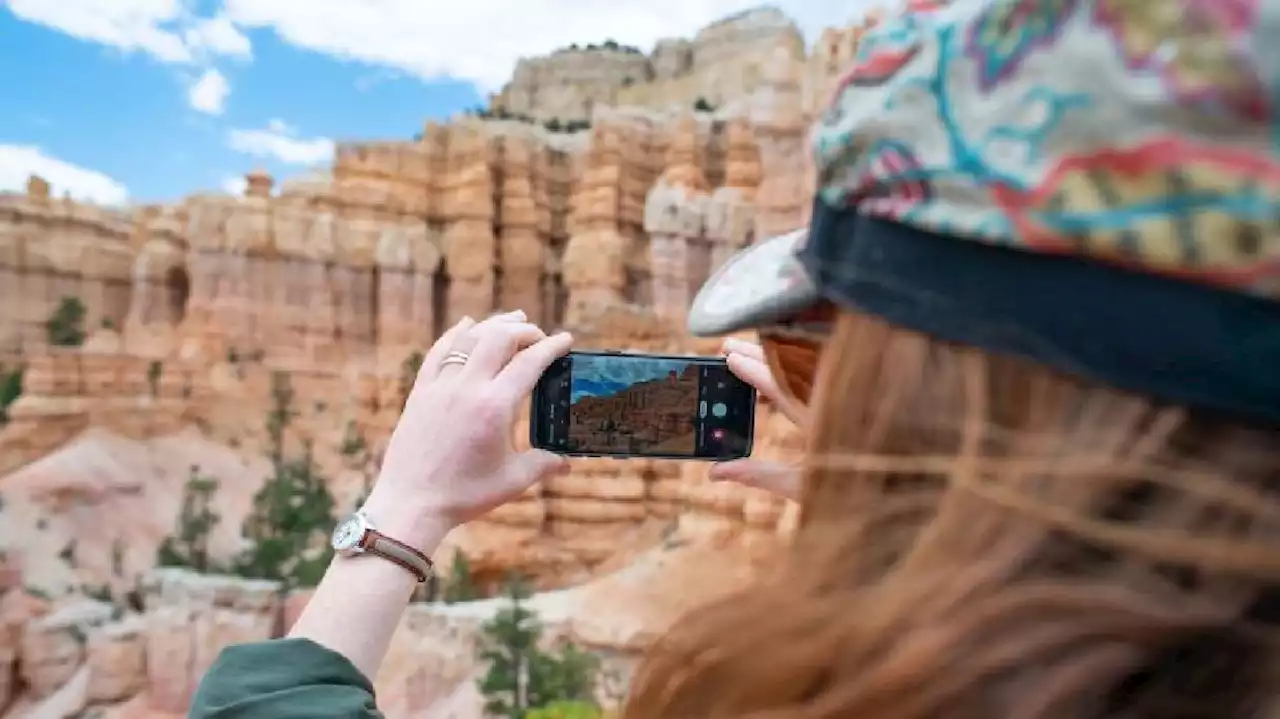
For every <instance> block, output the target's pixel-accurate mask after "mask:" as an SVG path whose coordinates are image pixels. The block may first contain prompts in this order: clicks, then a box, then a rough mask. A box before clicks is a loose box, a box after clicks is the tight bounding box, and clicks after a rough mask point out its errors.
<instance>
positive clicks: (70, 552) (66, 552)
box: [58, 539, 76, 567]
mask: <svg viewBox="0 0 1280 719" xmlns="http://www.w3.org/2000/svg"><path fill="white" fill-rule="evenodd" d="M58 559H61V560H62V561H64V562H66V563H67V564H68V565H70V566H71V567H75V566H76V540H74V539H72V540H71V541H69V542H67V545H66V546H65V547H63V548H62V551H60V552H58Z"/></svg>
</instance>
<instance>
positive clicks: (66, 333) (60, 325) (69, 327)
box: [44, 296, 85, 347]
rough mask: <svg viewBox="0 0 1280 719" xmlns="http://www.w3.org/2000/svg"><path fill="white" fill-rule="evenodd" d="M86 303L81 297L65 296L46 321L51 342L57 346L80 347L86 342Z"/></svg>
mask: <svg viewBox="0 0 1280 719" xmlns="http://www.w3.org/2000/svg"><path fill="white" fill-rule="evenodd" d="M84 315H85V309H84V303H83V302H81V301H80V298H79V297H71V296H65V297H63V298H62V299H61V300H59V302H58V307H57V308H56V309H54V311H53V314H52V315H50V316H49V319H48V321H46V322H45V325H44V326H45V332H46V334H47V335H48V338H49V344H51V345H53V346H55V347H79V346H80V345H82V344H84Z"/></svg>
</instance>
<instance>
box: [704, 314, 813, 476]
mask: <svg viewBox="0 0 1280 719" xmlns="http://www.w3.org/2000/svg"><path fill="white" fill-rule="evenodd" d="M721 351H722V352H723V353H724V355H725V359H726V361H727V362H728V363H729V370H730V371H731V372H733V374H734V375H736V376H737V377H738V379H740V380H742V381H743V382H746V383H747V384H749V385H751V386H752V387H754V388H755V389H756V391H757V392H759V393H760V394H761V395H763V396H764V397H766V398H768V399H769V401H770V402H772V403H773V405H774V406H775V407H777V408H778V411H780V412H782V414H783V416H785V417H786V418H787V419H789V420H791V422H792V423H794V424H795V425H796V426H797V427H799V428H800V429H801V430H802V431H805V430H807V428H808V412H807V410H805V409H804V408H803V407H800V406H798V405H797V404H796V403H795V402H794V401H792V400H790V399H789V398H788V397H787V396H786V395H785V394H784V393H783V392H782V391H781V390H780V389H779V387H778V383H777V381H776V380H775V379H774V377H773V373H772V372H771V371H770V370H769V365H768V363H767V362H766V361H765V357H764V350H763V349H762V348H761V347H760V345H757V344H754V343H752V342H747V341H745V340H739V339H733V338H729V339H726V340H725V341H724V345H723V347H722V350H721ZM710 477H711V479H712V481H716V482H737V483H738V484H742V485H746V486H748V487H756V488H757V489H763V490H765V491H768V492H771V493H773V494H777V495H779V496H782V497H785V498H787V499H791V500H799V499H800V468H799V467H795V466H792V465H788V464H784V463H782V462H769V461H764V460H759V459H737V460H733V461H730V462H723V463H720V464H714V465H712V466H711V471H710Z"/></svg>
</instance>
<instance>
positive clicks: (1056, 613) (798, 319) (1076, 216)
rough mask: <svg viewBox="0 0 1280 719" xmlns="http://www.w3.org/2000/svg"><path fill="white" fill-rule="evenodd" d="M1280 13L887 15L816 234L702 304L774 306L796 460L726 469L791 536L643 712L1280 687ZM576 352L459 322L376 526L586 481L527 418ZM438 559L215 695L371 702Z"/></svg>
mask: <svg viewBox="0 0 1280 719" xmlns="http://www.w3.org/2000/svg"><path fill="white" fill-rule="evenodd" d="M1171 8H1172V10H1177V11H1178V12H1173V11H1172V10H1171ZM1278 21H1280V3H1277V2H1271V1H1269V0H1267V1H1263V0H1258V1H1257V2H1244V1H1241V2H1223V3H1218V4H1214V5H1207V4H1202V3H1192V2H1185V3H1179V2H1173V1H1172V0H1171V2H1168V3H1148V4H1143V3H1128V4H1125V3H1113V2H1104V1H1103V0H1099V1H1098V2H1096V3H1086V2H1059V3H1050V2H1039V1H1032V0H1006V1H1003V2H995V1H991V0H966V1H964V2H958V3H957V4H955V5H954V6H952V7H950V8H945V9H941V10H936V11H923V10H922V11H919V12H914V13H909V14H907V15H905V16H903V17H901V18H899V19H897V20H896V21H894V22H891V23H887V24H884V25H882V26H880V27H879V28H877V29H876V31H875V32H873V33H871V34H869V35H868V36H867V37H866V38H865V39H864V40H863V42H862V44H861V45H860V50H859V58H858V62H857V64H856V65H855V67H854V68H853V70H852V71H851V72H850V73H849V74H848V75H847V77H846V78H845V79H844V82H843V83H842V85H841V90H840V92H839V93H838V94H837V96H836V98H835V100H834V101H833V103H832V105H831V107H830V109H829V110H828V112H827V113H826V114H825V115H824V117H823V118H822V121H821V123H820V125H819V127H818V128H817V130H816V132H815V137H814V149H815V158H816V160H817V165H818V173H819V178H820V184H821V188H820V190H819V197H818V199H817V201H816V203H815V208H814V214H813V220H812V223H811V226H810V228H809V230H808V231H807V232H805V233H795V234H792V235H788V236H785V237H781V238H776V239H774V240H771V241H768V242H764V243H761V244H759V245H757V246H755V247H753V248H751V249H750V250H749V251H747V252H745V253H744V254H742V255H741V256H739V257H738V258H736V259H734V260H732V261H731V262H730V263H729V264H728V265H726V266H725V267H724V268H722V269H721V270H720V271H719V272H718V273H717V274H716V275H715V276H714V277H713V278H712V279H711V280H710V281H709V282H708V283H707V286H706V287H704V289H703V291H702V293H701V294H700V295H699V297H698V300H697V301H696V302H695V304H694V307H693V308H692V309H691V312H690V326H691V329H692V330H693V331H695V332H696V333H699V334H716V333H728V332H734V331H738V330H743V329H748V328H755V329H757V330H758V331H759V332H760V335H761V337H762V339H763V345H764V348H763V355H762V356H763V357H764V358H766V359H767V360H768V364H769V366H770V367H771V368H772V370H773V372H772V375H769V374H768V373H765V372H763V371H762V368H761V366H760V365H758V364H755V363H754V361H753V359H752V357H751V356H750V353H751V351H752V350H751V348H750V346H744V345H741V344H727V346H726V349H727V350H729V353H730V361H731V365H732V366H733V367H734V368H735V371H738V372H739V373H740V374H741V375H742V376H744V377H748V378H751V379H752V380H754V381H756V382H757V383H759V384H760V385H761V389H762V390H764V391H766V393H771V392H774V390H776V393H775V399H776V400H777V401H778V402H779V404H780V405H781V406H782V407H783V408H784V411H786V412H787V413H788V414H789V415H790V416H792V417H794V418H795V419H796V420H797V421H798V422H801V423H802V424H803V425H805V426H806V427H808V436H809V440H808V448H807V451H806V454H805V460H804V465H803V467H802V472H801V474H800V475H799V480H798V481H797V479H796V478H797V475H795V474H793V473H788V472H786V471H780V470H777V469H776V468H772V469H766V468H762V467H760V466H758V465H752V464H750V463H749V462H744V463H739V464H729V465H724V466H721V467H719V468H717V475H718V476H719V477H720V478H723V479H735V480H739V481H745V482H748V483H755V484H758V485H761V486H767V487H769V488H771V489H774V490H775V491H779V492H781V493H784V494H787V495H788V496H792V497H796V498H798V499H799V500H800V501H801V503H802V512H801V523H800V527H799V530H798V532H797V535H796V537H795V539H794V542H793V545H792V550H791V556H790V559H789V561H787V562H785V563H783V564H781V565H780V566H778V567H777V570H776V571H775V572H773V573H771V575H770V576H766V577H762V578H761V579H760V580H759V582H758V583H757V584H756V585H755V586H753V587H752V588H751V589H750V590H749V591H746V592H743V593H741V594H738V595H735V596H733V597H729V598H727V599H725V600H723V601H720V602H716V603H715V604H713V605H712V606H708V607H706V608H704V609H702V610H700V611H698V612H696V613H695V614H694V615H692V616H689V617H687V618H686V619H685V620H683V621H681V622H680V623H678V624H677V625H676V626H675V627H673V628H672V629H671V630H670V632H669V633H668V634H667V636H666V637H665V638H664V639H663V640H662V641H660V642H659V643H658V645H657V646H656V647H655V648H654V649H653V651H652V652H651V654H650V656H649V657H648V659H647V661H646V662H645V663H644V665H643V666H642V667H641V669H640V671H639V672H638V674H637V676H636V677H635V680H634V682H633V685H632V689H631V695H630V696H629V698H628V701H627V703H626V706H625V707H624V709H623V712H622V714H623V716H625V717H628V718H634V719H648V718H653V719H658V718H662V719H671V718H684V717H690V718H693V717H699V718H701V717H725V718H728V717H734V718H742V717H750V718H761V719H763V718H765V717H769V718H771V719H772V718H774V717H779V718H780V717H805V718H824V719H825V718H827V717H858V718H860V719H871V718H877V717H878V718H888V717H892V718H893V719H917V718H919V719H925V718H926V717H952V718H965V719H967V718H968V717H975V718H984V719H985V718H988V717H996V718H999V719H1019V718H1021V717H1028V718H1030V717H1036V718H1038V719H1055V718H1058V717H1061V718H1062V719H1067V718H1070V719H1079V718H1082V717H1090V718H1091V717H1099V718H1100V717H1115V718H1121V717H1123V718H1125V719H1148V718H1150V719H1156V718H1160V719H1166V718H1180V717H1226V718H1234V717H1267V716H1275V715H1276V714H1275V713H1276V712H1280V699H1278V697H1280V690H1278V689H1277V687H1280V682H1277V680H1276V679H1277V671H1280V644H1278V641H1280V640H1278V639H1277V633H1278V632H1280V630H1278V629H1277V623H1278V622H1280V372H1277V371H1276V368H1277V367H1280V303H1277V301H1276V298H1277V294H1278V292H1280V247H1278V244H1277V239H1276V238H1277V234H1276V223H1275V219H1274V218H1275V217H1277V216H1278V215H1280V213H1278V212H1277V209H1278V207H1277V201H1276V200H1275V197H1276V192H1275V190H1276V186H1277V185H1280V160H1278V159H1277V149H1276V143H1274V142H1273V139H1272V138H1273V128H1272V126H1271V122H1272V119H1271V118H1272V115H1273V112H1274V111H1273V109H1272V104H1273V103H1274V102H1275V97H1274V96H1271V95H1268V94H1267V93H1266V92H1265V91H1264V89H1265V88H1270V87H1276V86H1278V84H1280V67H1278V66H1276V65H1275V63H1274V62H1271V59H1273V58H1274V55H1271V54H1268V53H1269V52H1272V50H1271V48H1270V47H1269V46H1268V45H1267V44H1266V42H1265V41H1266V40H1267V39H1269V38H1273V37H1275V33H1274V32H1272V31H1273V30H1274V29H1275V23H1276V22H1278ZM1272 44H1274V43H1272ZM570 342H571V340H570V339H569V338H567V337H563V336H557V337H554V338H544V337H543V335H542V333H541V332H540V331H539V330H537V328H535V327H532V326H530V325H527V324H525V323H524V322H523V318H521V317H519V316H516V317H505V318H494V319H490V320H487V321H485V322H483V323H480V324H479V325H470V324H465V325H463V326H460V327H458V328H454V329H453V330H451V331H450V333H449V334H447V335H446V336H445V337H444V338H442V339H441V341H440V342H439V343H437V345H436V347H435V348H433V349H432V354H431V356H430V357H429V358H428V360H427V362H425V363H424V365H423V375H422V376H421V377H420V378H419V381H418V386H417V387H415V389H414V392H413V396H412V397H411V398H410V401H409V403H408V405H407V407H406V410H405V416H404V417H403V418H402V420H401V424H400V426H399V427H398V428H397V430H396V433H395V435H394V437H393V439H392V442H391V447H390V449H389V451H388V454H387V459H386V463H385V465H384V468H383V474H382V476H381V477H380V478H379V480H378V483H377V486H376V487H375V489H374V492H373V496H372V497H371V498H370V500H369V504H368V505H367V509H368V513H369V515H370V516H371V517H372V518H374V519H376V521H377V522H378V523H379V527H380V528H381V529H384V530H385V531H386V532H388V533H389V534H393V535H394V534H398V535H399V536H400V537H402V538H406V539H405V541H406V542H407V543H410V544H413V546H415V547H417V548H420V549H424V550H425V551H428V552H429V550H430V549H431V548H433V547H434V546H435V544H436V543H437V542H438V541H439V539H440V537H442V536H443V535H444V534H445V533H446V532H447V531H448V530H449V528H450V527H452V526H455V525H456V524H458V523H459V522H463V521H466V520H467V519H469V518H472V517H474V516H476V515H477V514H479V513H480V512H482V511H484V510H486V509H488V508H489V507H492V506H493V505H494V504H496V503H498V502H500V501H502V500H503V499H505V498H506V497H509V496H513V495H514V494H517V493H518V492H519V491H521V490H522V489H523V488H524V487H527V486H528V485H529V484H530V483H532V482H533V481H536V479H537V478H539V477H541V476H545V475H546V474H547V473H550V472H554V471H557V470H560V469H562V468H563V464H562V463H561V461H560V460H559V459H557V458H555V457H551V456H549V455H545V454H541V453H536V452H531V453H524V454H515V453H512V452H511V450H510V446H509V444H508V443H507V437H508V436H509V433H508V431H507V429H508V428H509V426H510V423H511V421H512V419H513V418H514V415H515V407H516V405H517V403H518V402H521V401H523V397H524V395H525V394H526V393H527V392H528V391H529V389H530V388H531V387H532V386H533V383H534V382H535V381H536V378H537V375H538V374H539V372H540V371H541V370H542V368H544V367H546V366H547V364H548V363H549V362H550V361H551V360H552V359H553V358H554V357H555V356H557V355H558V354H560V353H562V352H564V351H566V350H567V349H568V347H569V345H570ZM527 343H532V344H530V345H529V346H528V347H527V348H525V349H519V347H520V346H521V345H522V344H527ZM450 351H455V352H462V353H463V355H454V356H453V357H452V361H450V359H451V358H450V357H448V356H447V355H448V353H449V352H450ZM466 355H469V356H466ZM464 360H465V361H464ZM481 360H483V361H481ZM508 360H509V362H508ZM458 363H461V364H458ZM815 368H816V369H815ZM770 381H775V382H776V383H775V384H774V385H769V384H767V383H768V382H770ZM462 417H466V418H468V419H469V420H470V421H468V422H459V421H457V420H458V418H462ZM464 478H465V479H464ZM413 581H414V579H413V575H412V574H411V573H409V572H405V571H404V570H403V569H402V568H400V567H397V566H394V564H392V563H390V562H380V561H376V560H371V559H367V558H354V559H353V558H345V557H344V558H339V559H337V560H335V562H334V564H333V567H332V568H331V569H330V571H329V574H328V575H327V576H326V577H325V579H324V581H323V582H322V584H321V586H320V587H319V588H318V590H317V593H316V596H315V599H314V600H313V601H312V602H311V604H310V605H309V606H308V608H307V610H306V612H305V613H304V615H303V617H302V618H301V619H300V620H299V622H298V623H297V625H296V626H295V627H294V629H293V630H292V631H291V634H290V637H291V638H290V639H286V640H281V641H277V642H267V643H262V644H257V645H249V646H242V647H233V648H230V649H228V650H226V652H224V654H223V655H222V657H221V658H220V659H219V661H218V663H217V664H216V665H215V667H214V668H213V669H212V670H211V671H210V673H209V675H208V676H207V677H206V679H205V681H204V684H203V686H202V688H201V691H200V692H199V694H198V696H197V698H196V702H195V708H194V709H193V712H192V713H193V715H194V716H262V717H268V716H269V717H278V716H307V717H336V716H370V715H373V714H374V712H375V709H374V702H373V695H372V691H371V689H370V687H369V683H368V680H367V679H365V678H364V677H367V676H373V675H374V674H375V673H376V669H377V666H378V664H379V662H380V660H381V658H382V655H383V653H384V652H385V650H386V647H387V643H388V641H389V638H390V635H391V632H392V629H393V628H394V626H395V624H396V622H397V620H398V618H399V615H400V611H401V609H402V608H403V606H404V604H405V602H406V601H407V599H408V596H409V593H410V592H411V590H412V584H413Z"/></svg>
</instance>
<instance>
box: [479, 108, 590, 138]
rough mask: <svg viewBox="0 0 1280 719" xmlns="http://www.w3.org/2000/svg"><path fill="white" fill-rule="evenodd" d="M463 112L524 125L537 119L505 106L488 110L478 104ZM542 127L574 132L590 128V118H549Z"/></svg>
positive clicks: (533, 123)
mask: <svg viewBox="0 0 1280 719" xmlns="http://www.w3.org/2000/svg"><path fill="white" fill-rule="evenodd" d="M464 114H466V115H471V116H472V117H478V118H480V119H482V120H510V121H513V122H522V123H524V124H526V125H536V124H538V120H537V119H535V118H533V117H530V116H529V115H526V114H524V113H519V112H511V111H509V110H507V109H506V108H502V107H499V108H496V109H492V110H490V109H489V108H487V107H483V106H478V107H474V108H471V109H470V110H467V111H466V112H465V113H464ZM542 127H543V129H545V130H546V131H547V132H553V133H574V132H582V131H583V130H590V129H591V121H590V120H569V121H568V122H562V121H560V119H558V118H554V117H553V118H551V119H549V120H546V121H545V122H543V123H542Z"/></svg>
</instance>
